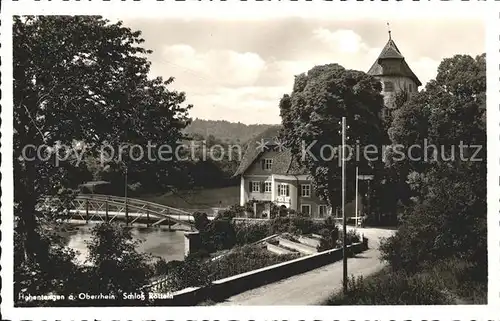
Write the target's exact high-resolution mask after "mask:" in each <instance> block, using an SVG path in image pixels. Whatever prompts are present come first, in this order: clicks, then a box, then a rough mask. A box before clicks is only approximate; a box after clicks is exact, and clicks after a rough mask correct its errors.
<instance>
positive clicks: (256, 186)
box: [250, 182, 260, 193]
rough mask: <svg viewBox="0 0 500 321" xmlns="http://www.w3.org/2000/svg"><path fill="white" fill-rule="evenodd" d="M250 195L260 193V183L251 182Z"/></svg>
mask: <svg viewBox="0 0 500 321" xmlns="http://www.w3.org/2000/svg"><path fill="white" fill-rule="evenodd" d="M250 191H251V192H252V193H255V192H260V182H252V187H251V189H250Z"/></svg>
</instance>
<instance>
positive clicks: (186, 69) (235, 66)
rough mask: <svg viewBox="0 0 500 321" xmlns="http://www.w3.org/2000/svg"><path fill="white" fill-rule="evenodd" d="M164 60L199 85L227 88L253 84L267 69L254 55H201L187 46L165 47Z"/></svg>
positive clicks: (214, 52) (226, 52)
mask: <svg viewBox="0 0 500 321" xmlns="http://www.w3.org/2000/svg"><path fill="white" fill-rule="evenodd" d="M161 60H162V61H163V62H165V63H166V64H168V65H170V66H172V67H174V68H175V69H177V73H179V72H180V73H181V74H182V73H183V75H182V77H185V76H187V77H188V78H190V80H192V81H194V82H195V83H197V84H199V83H206V82H212V83H215V85H224V86H249V85H253V84H254V83H255V81H256V80H257V79H258V78H259V75H260V73H261V72H262V71H263V70H264V69H265V67H266V62H265V61H264V60H263V59H262V58H261V57H260V56H259V55H258V54H256V53H253V52H236V51H232V50H209V51H206V52H197V51H196V50H195V49H194V48H193V47H191V46H189V45H186V44H176V45H171V46H165V47H164V48H163V50H162V52H161Z"/></svg>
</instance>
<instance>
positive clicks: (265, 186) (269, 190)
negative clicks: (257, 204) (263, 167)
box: [264, 181, 273, 193]
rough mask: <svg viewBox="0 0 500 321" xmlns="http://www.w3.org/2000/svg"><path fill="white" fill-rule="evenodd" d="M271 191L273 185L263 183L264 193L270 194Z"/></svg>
mask: <svg viewBox="0 0 500 321" xmlns="http://www.w3.org/2000/svg"><path fill="white" fill-rule="evenodd" d="M272 191H273V183H272V182H267V181H266V182H264V193H271V192H272Z"/></svg>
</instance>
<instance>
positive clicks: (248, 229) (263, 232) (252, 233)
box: [234, 224, 271, 245]
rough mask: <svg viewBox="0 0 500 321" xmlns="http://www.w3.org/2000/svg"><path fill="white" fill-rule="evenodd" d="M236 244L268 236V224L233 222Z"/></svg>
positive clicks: (252, 241)
mask: <svg viewBox="0 0 500 321" xmlns="http://www.w3.org/2000/svg"><path fill="white" fill-rule="evenodd" d="M234 228H235V230H236V244H239V245H243V244H250V243H254V242H257V241H259V240H262V239H263V238H265V237H267V236H270V235H271V233H270V229H269V224H235V225H234Z"/></svg>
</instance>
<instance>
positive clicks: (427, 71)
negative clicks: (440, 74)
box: [408, 57, 440, 88]
mask: <svg viewBox="0 0 500 321" xmlns="http://www.w3.org/2000/svg"><path fill="white" fill-rule="evenodd" d="M439 63H440V62H439V61H436V60H434V59H431V58H428V57H422V58H419V59H417V60H416V61H412V62H409V63H408V64H409V65H410V68H412V70H413V72H414V73H415V74H416V75H417V77H418V79H420V81H421V82H422V84H423V86H425V84H426V83H427V82H428V81H429V80H431V79H435V78H436V76H437V68H438V66H439ZM420 88H422V87H420Z"/></svg>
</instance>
